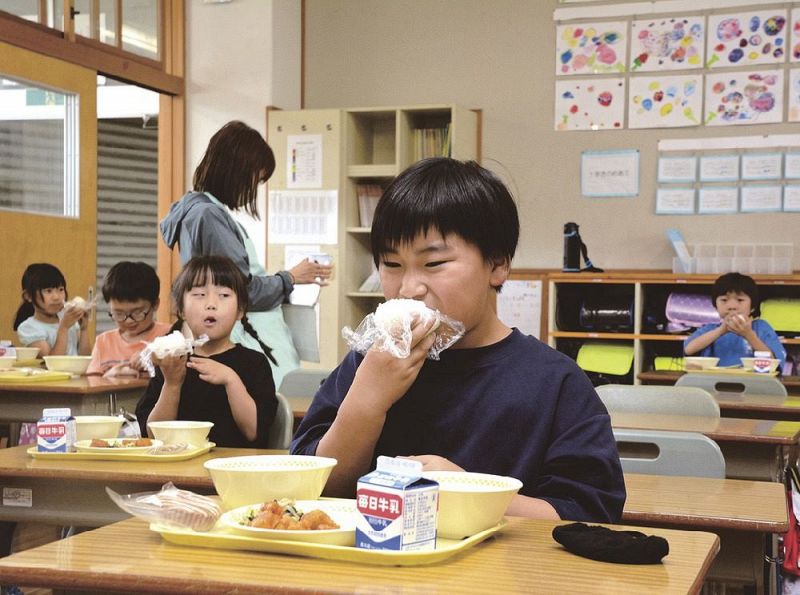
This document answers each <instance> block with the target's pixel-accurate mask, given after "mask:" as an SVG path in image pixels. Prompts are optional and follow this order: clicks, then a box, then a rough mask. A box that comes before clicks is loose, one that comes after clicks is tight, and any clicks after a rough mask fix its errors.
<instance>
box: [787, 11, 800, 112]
mask: <svg viewBox="0 0 800 595" xmlns="http://www.w3.org/2000/svg"><path fill="white" fill-rule="evenodd" d="M797 29H798V30H800V26H798V27H797ZM798 35H800V34H798ZM795 51H796V52H798V53H800V40H798V47H797V49H796V50H795ZM788 103H789V121H790V122H800V68H793V69H792V70H790V71H789V100H788Z"/></svg>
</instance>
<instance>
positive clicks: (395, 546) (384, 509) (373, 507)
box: [356, 457, 439, 551]
mask: <svg viewBox="0 0 800 595" xmlns="http://www.w3.org/2000/svg"><path fill="white" fill-rule="evenodd" d="M356 505H357V507H358V512H359V513H360V514H359V515H358V516H357V517H356V547H360V548H364V549H370V550H397V551H419V550H433V549H435V548H436V514H437V511H438V507H439V484H438V483H436V482H435V481H432V480H430V479H425V478H423V477H422V463H419V462H417V461H411V460H408V459H395V458H391V457H378V467H377V469H375V471H372V472H371V473H367V474H366V475H364V476H363V477H362V478H361V479H359V480H358V486H357V490H356Z"/></svg>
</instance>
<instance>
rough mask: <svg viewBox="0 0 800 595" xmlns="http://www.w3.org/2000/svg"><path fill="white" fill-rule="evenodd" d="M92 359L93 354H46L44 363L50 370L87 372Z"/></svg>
mask: <svg viewBox="0 0 800 595" xmlns="http://www.w3.org/2000/svg"><path fill="white" fill-rule="evenodd" d="M91 361H92V356H91V355H45V356H44V363H45V365H46V366H47V369H48V370H53V371H54V372H69V373H70V374H85V373H86V369H87V368H88V367H89V362H91Z"/></svg>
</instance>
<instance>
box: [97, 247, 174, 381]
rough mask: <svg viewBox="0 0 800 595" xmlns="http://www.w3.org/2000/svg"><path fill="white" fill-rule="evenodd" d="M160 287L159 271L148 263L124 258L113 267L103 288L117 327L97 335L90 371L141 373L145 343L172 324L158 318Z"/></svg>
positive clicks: (106, 373) (159, 334)
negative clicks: (141, 360) (159, 320)
mask: <svg viewBox="0 0 800 595" xmlns="http://www.w3.org/2000/svg"><path fill="white" fill-rule="evenodd" d="M160 288H161V283H160V282H159V280H158V275H156V272H155V271H154V270H153V267H151V266H150V265H149V264H147V263H144V262H130V261H122V262H118V263H117V264H115V265H114V266H113V267H111V269H110V270H109V271H108V274H107V275H106V278H105V280H104V281H103V289H102V292H103V299H104V300H105V301H106V304H108V316H109V318H111V319H112V320H113V321H114V322H116V323H117V328H115V329H113V330H110V331H106V332H104V333H101V334H100V335H98V336H97V338H96V339H95V343H94V349H93V350H92V361H91V363H90V364H89V369H88V370H87V373H88V374H103V375H105V376H119V375H125V374H130V375H134V374H139V372H140V371H141V370H142V365H141V363H139V352H140V351H141V350H142V349H143V348H144V346H145V343H146V342H147V343H149V342H151V341H152V340H153V339H155V338H156V337H160V336H161V335H165V334H166V333H167V332H168V331H169V328H170V325H169V323H166V322H158V321H156V319H155V315H156V310H157V309H158V292H159V290H160Z"/></svg>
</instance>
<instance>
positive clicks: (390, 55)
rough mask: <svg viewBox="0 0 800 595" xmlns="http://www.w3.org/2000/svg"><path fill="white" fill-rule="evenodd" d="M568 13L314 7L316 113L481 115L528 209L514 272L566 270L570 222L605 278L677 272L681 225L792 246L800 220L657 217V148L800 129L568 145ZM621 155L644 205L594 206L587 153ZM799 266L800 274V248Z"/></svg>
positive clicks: (445, 3) (501, 167)
mask: <svg viewBox="0 0 800 595" xmlns="http://www.w3.org/2000/svg"><path fill="white" fill-rule="evenodd" d="M754 4H758V2H755V1H754ZM559 6H562V7H563V6H564V5H563V4H559V3H558V2H557V0H534V1H531V0H492V1H491V2H486V1H485V0H436V1H428V2H425V1H422V0H339V1H337V2H330V1H329V0H306V80H305V84H306V86H305V106H306V107H308V108H318V107H358V106H379V105H405V104H416V103H457V104H460V105H463V106H465V107H471V108H475V107H479V108H482V109H483V131H484V132H483V163H484V165H486V166H487V167H489V168H491V169H492V170H494V171H496V172H497V173H498V174H500V175H501V176H502V177H503V178H504V179H505V180H506V181H507V182H508V183H509V184H510V186H511V188H512V190H513V191H514V192H515V194H516V196H517V197H518V200H519V208H520V216H521V220H522V227H523V231H522V234H521V240H520V246H519V250H518V252H517V257H516V259H515V262H514V265H515V267H548V268H550V267H556V268H560V267H561V262H562V238H561V234H562V230H563V225H564V223H565V222H567V221H576V222H578V223H579V224H580V225H581V235H582V236H583V239H584V241H585V242H586V243H587V245H588V247H589V254H590V256H591V257H592V260H593V261H594V263H595V264H596V265H598V266H601V267H604V268H662V269H666V268H670V267H671V262H672V260H671V258H672V250H671V247H670V246H669V244H668V242H667V240H666V236H665V230H666V229H668V228H671V227H677V228H679V229H681V230H682V231H683V234H684V237H685V238H686V240H687V242H688V243H689V244H693V243H696V242H792V241H794V239H795V236H796V229H797V225H798V223H799V222H800V217H799V216H798V215H797V214H779V213H765V214H746V215H745V214H736V215H728V216H723V215H715V216H709V215H704V216H700V215H695V216H682V217H679V216H663V215H659V216H656V215H655V214H654V213H655V170H656V163H657V161H656V160H657V152H656V145H657V141H658V140H659V139H665V138H698V137H702V136H728V135H730V136H742V135H760V134H776V133H797V132H800V125H798V124H783V125H761V126H738V127H728V128H724V129H722V128H719V127H718V128H714V129H707V128H706V129H704V128H683V129H661V130H624V131H597V132H560V133H556V132H555V131H554V130H553V87H554V79H555V74H554V71H555V67H554V62H555V58H554V47H555V24H554V21H553V10H554V9H556V8H557V7H559ZM331 32H335V34H331ZM613 148H626V149H628V148H636V149H639V150H640V151H641V178H640V184H641V192H640V195H639V197H638V198H635V199H623V198H619V199H587V198H582V197H581V196H580V155H581V151H583V150H588V149H594V150H596V149H613ZM794 268H795V269H800V245H798V246H797V247H796V249H795V267H794Z"/></svg>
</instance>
